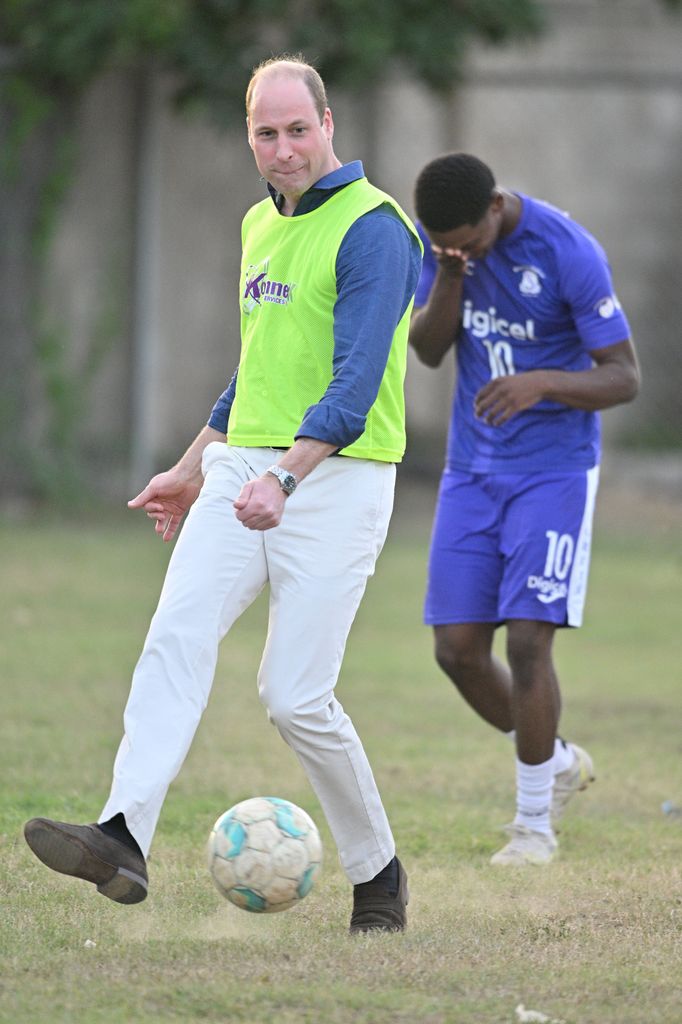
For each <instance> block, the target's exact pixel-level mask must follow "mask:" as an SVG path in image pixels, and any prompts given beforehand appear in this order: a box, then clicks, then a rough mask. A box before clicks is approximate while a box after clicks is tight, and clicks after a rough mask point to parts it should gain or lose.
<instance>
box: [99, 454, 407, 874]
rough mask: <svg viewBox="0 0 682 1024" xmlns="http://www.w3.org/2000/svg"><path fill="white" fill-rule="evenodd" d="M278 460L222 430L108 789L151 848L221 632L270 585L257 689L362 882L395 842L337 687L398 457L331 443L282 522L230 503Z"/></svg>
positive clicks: (134, 691)
mask: <svg viewBox="0 0 682 1024" xmlns="http://www.w3.org/2000/svg"><path fill="white" fill-rule="evenodd" d="M276 461H277V453H276V452H273V450H272V449H270V448H235V447H228V446H227V445H225V444H221V443H219V442H213V443H211V444H209V445H208V446H207V448H206V449H205V451H204V456H203V472H204V485H203V487H202V490H201V493H200V495H199V497H198V499H197V501H196V502H195V503H194V505H193V506H192V508H191V510H190V512H189V515H188V516H187V520H186V522H185V524H184V526H183V529H182V531H181V533H180V536H179V538H178V540H177V542H176V546H175V550H174V552H173V555H172V558H171V560H170V562H169V565H168V571H167V574H166V579H165V582H164V585H163V589H162V591H161V597H160V599H159V604H158V608H157V610H156V613H155V615H154V617H153V619H152V622H151V625H150V628H149V633H148V635H147V639H146V641H145V645H144V649H143V651H142V654H141V656H140V660H139V661H138V663H137V666H136V669H135V672H134V675H133V681H132V688H131V691H130V696H129V698H128V703H127V705H126V709H125V715H124V730H125V734H124V736H123V739H122V741H121V745H120V747H119V750H118V754H117V756H116V761H115V764H114V777H113V783H112V789H111V794H110V796H109V799H108V801H107V803H106V805H105V807H104V809H103V811H102V814H101V815H100V818H99V820H100V821H101V822H102V821H107V820H108V819H109V818H111V817H113V816H114V815H115V814H117V813H119V812H121V813H123V814H124V815H125V819H126V823H127V825H128V828H129V829H130V831H131V833H132V834H133V836H134V837H135V839H136V841H137V843H138V844H139V846H140V848H141V850H142V852H143V853H144V854H145V856H146V855H147V853H148V851H149V847H150V846H151V842H152V838H153V835H154V831H155V829H156V824H157V821H158V818H159V814H160V812H161V807H162V804H163V801H164V799H165V796H166V792H167V790H168V787H169V785H170V783H171V782H172V780H173V779H174V778H175V776H176V775H177V773H178V772H179V770H180V767H181V766H182V764H183V762H184V760H185V757H186V755H187V752H188V750H189V748H190V745H191V742H192V739H193V737H194V734H195V731H196V729H197V726H198V724H199V721H200V718H201V715H202V713H203V711H204V708H205V707H206V704H207V701H208V697H209V693H210V690H211V686H212V683H213V677H214V673H215V668H216V661H217V656H218V646H219V644H220V642H221V640H222V639H223V637H224V636H225V634H226V633H227V632H228V630H229V629H230V627H231V626H232V624H233V623H234V622H235V620H236V619H237V618H238V616H239V615H240V614H241V613H242V612H243V611H244V610H245V609H246V608H247V607H248V606H249V605H250V604H251V602H252V601H253V600H254V599H255V598H256V596H257V595H258V593H259V592H260V591H261V590H262V588H263V587H264V585H265V584H266V583H268V582H269V584H270V614H269V623H268V633H267V639H266V643H265V649H264V652H263V658H262V661H261V665H260V670H259V674H258V688H259V695H260V699H261V700H262V702H263V704H264V705H265V707H266V709H267V712H268V715H269V717H270V719H271V721H272V722H273V723H274V724H275V725H276V727H277V729H278V730H279V732H280V734H281V735H282V737H283V738H284V740H285V741H286V742H287V743H288V744H289V745H290V746H291V747H292V749H293V750H294V752H295V753H296V755H297V757H298V759H299V761H300V763H301V765H302V766H303V768H304V770H305V772H306V774H307V776H308V779H309V780H310V783H311V785H312V787H313V789H314V791H315V793H316V794H317V797H318V799H319V801H320V804H321V805H322V808H323V811H324V813H325V815H326V817H327V821H328V822H329V826H330V829H331V832H332V835H333V836H334V839H335V841H336V844H337V846H338V850H339V856H340V860H341V864H342V866H343V868H344V870H345V872H346V874H347V876H348V878H349V879H350V881H351V882H353V883H354V884H357V883H358V882H366V881H368V880H369V879H370V878H373V877H374V875H375V874H377V872H378V871H380V870H381V869H382V868H383V867H384V865H386V864H387V863H388V861H389V860H390V859H391V857H393V855H394V852H395V845H394V841H393V836H392V834H391V830H390V827H389V824H388V820H387V818H386V814H385V811H384V808H383V806H382V803H381V798H380V796H379V792H378V789H377V786H376V783H375V781H374V777H373V775H372V771H371V768H370V766H369V762H368V760H367V757H366V755H365V752H364V750H363V747H362V744H361V742H360V739H359V737H358V735H357V733H356V732H355V729H354V728H353V724H352V722H351V720H350V718H349V717H348V715H347V714H346V713H345V712H344V710H343V708H342V706H341V704H340V703H339V701H338V700H337V699H336V697H335V696H334V686H335V683H336V680H337V677H338V674H339V670H340V668H341V661H342V658H343V652H344V648H345V644H346V639H347V636H348V633H349V630H350V627H351V624H352V622H353V619H354V617H355V613H356V611H357V609H358V606H359V604H360V601H361V599H362V595H363V593H364V590H365V585H366V582H367V578H368V577H369V576H370V575H371V574H372V573H373V571H374V565H375V562H376V559H377V557H378V555H379V553H380V551H381V548H382V546H383V543H384V539H385V537H386V532H387V529H388V523H389V520H390V516H391V511H392V507H393V491H394V484H395V466H394V465H392V464H390V463H382V462H376V461H371V460H363V459H353V458H348V457H343V456H338V457H336V456H333V457H331V458H328V459H326V460H325V461H324V462H323V463H322V464H321V465H319V466H318V467H317V468H316V469H315V470H314V471H313V472H312V473H311V474H310V476H308V477H307V478H306V479H305V480H304V481H303V483H302V484H301V486H300V487H299V488H298V490H297V491H296V492H295V493H294V494H293V495H292V496H291V497H290V498H288V499H287V502H286V506H285V509H284V515H283V518H282V522H281V523H280V525H279V526H277V527H275V528H274V529H272V530H266V531H264V532H262V531H256V530H253V531H252V530H248V529H246V528H245V527H244V526H242V524H241V523H240V522H239V520H238V519H237V518H236V516H235V513H234V509H233V507H232V503H233V501H234V499H235V498H236V497H237V495H238V494H239V492H240V490H241V488H242V486H243V485H244V484H245V483H246V482H247V481H248V480H252V479H254V478H255V477H258V476H260V475H261V474H262V473H263V472H264V471H265V470H266V469H267V467H268V466H270V465H271V464H272V463H273V462H276Z"/></svg>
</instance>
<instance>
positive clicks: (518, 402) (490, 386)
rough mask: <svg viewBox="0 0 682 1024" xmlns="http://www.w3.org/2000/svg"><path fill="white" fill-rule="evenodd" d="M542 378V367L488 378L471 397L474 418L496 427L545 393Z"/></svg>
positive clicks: (544, 381) (531, 404) (538, 399)
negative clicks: (506, 375)
mask: <svg viewBox="0 0 682 1024" xmlns="http://www.w3.org/2000/svg"><path fill="white" fill-rule="evenodd" d="M545 378H546V375H545V372H544V371H543V370H531V371H530V372H528V373H518V374H512V375H511V376H508V377H497V378H496V379H495V380H491V381H488V383H487V384H485V385H484V386H483V387H482V388H481V390H480V391H479V392H478V394H477V395H476V397H475V399H474V412H475V413H476V416H477V418H478V419H479V420H483V421H484V423H487V424H488V425H489V426H491V427H499V426H501V425H502V424H503V423H506V422H507V420H509V419H511V417H512V416H514V415H515V414H516V413H517V412H522V411H523V410H524V409H530V408H531V406H533V405H537V403H538V402H540V401H542V399H543V398H544V397H545V394H544V389H545V383H546V379H545Z"/></svg>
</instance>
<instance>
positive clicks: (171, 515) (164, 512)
mask: <svg viewBox="0 0 682 1024" xmlns="http://www.w3.org/2000/svg"><path fill="white" fill-rule="evenodd" d="M200 490H201V485H200V484H198V483H197V482H196V481H195V480H188V479H187V477H186V476H185V475H184V473H182V472H181V471H180V470H179V469H178V467H177V466H176V467H174V468H173V469H169V470H168V471H167V472H165V473H158V474H157V475H156V476H154V477H152V479H151V480H150V481H149V483H148V484H147V486H146V487H145V489H144V490H143V491H140V493H139V494H138V495H137V497H136V498H133V499H132V500H131V501H129V502H128V508H143V509H144V510H145V512H146V513H147V515H148V516H149V518H150V519H153V520H155V525H154V530H155V532H156V533H158V534H160V536H161V537H163V539H164V540H165V541H169V540H172V539H173V537H174V536H175V534H176V533H177V531H178V527H179V526H180V522H181V520H182V517H183V516H184V514H185V512H187V510H188V509H189V507H190V506H191V505H192V504H193V503H194V502H195V501H196V499H197V497H198V496H199V491H200Z"/></svg>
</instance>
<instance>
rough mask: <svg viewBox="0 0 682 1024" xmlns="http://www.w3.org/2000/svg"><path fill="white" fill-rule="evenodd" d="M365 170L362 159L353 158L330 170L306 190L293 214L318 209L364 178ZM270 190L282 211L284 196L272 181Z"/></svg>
mask: <svg viewBox="0 0 682 1024" xmlns="http://www.w3.org/2000/svg"><path fill="white" fill-rule="evenodd" d="M364 176H365V171H364V168H363V166H362V161H361V160H351V162H350V163H348V164H343V165H342V166H341V167H337V168H336V170H335V171H330V172H329V174H325V175H324V177H322V178H320V180H319V181H316V182H315V184H314V185H312V186H311V187H310V188H309V189H308V191H307V192H304V193H303V195H302V196H301V198H300V199H299V201H298V205H297V206H296V209H295V210H294V213H293V216H294V217H300V215H301V214H302V213H310V212H311V211H312V210H316V209H317V208H318V206H322V204H323V203H326V202H327V200H328V199H331V197H332V196H333V195H334V193H336V192H338V191H339V189H342V188H345V187H346V185H350V183H351V182H352V181H358V180H359V179H360V178H364ZM267 186H268V192H269V193H270V196H271V198H272V201H273V202H274V204H275V206H276V207H277V209H278V210H279V211H280V212H281V210H282V203H283V202H284V196H283V195H282V194H281V192H277V191H275V189H274V188H273V187H272V185H271V184H270V182H267Z"/></svg>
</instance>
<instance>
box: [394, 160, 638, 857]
mask: <svg viewBox="0 0 682 1024" xmlns="http://www.w3.org/2000/svg"><path fill="white" fill-rule="evenodd" d="M415 208H416V212H417V217H418V218H419V225H418V227H419V230H420V233H421V235H422V239H423V241H424V242H425V250H426V252H425V259H424V267H423V270H422V276H421V279H420V282H419V286H418V288H417V293H416V296H415V312H414V313H413V316H412V323H411V328H410V343H411V344H412V346H413V347H414V349H415V351H416V353H417V355H418V356H419V358H420V359H421V360H422V361H423V362H424V363H426V364H427V365H429V366H433V367H436V366H438V365H439V364H440V363H441V361H442V359H443V357H444V355H445V353H446V352H447V351H448V350H449V349H450V348H451V347H452V346H454V348H455V352H456V359H457V381H456V389H455V397H454V404H453V409H452V417H451V422H450V429H449V435H448V442H447V455H446V462H445V468H444V471H443V475H442V479H441V484H440V490H439V495H438V502H437V508H436V514H435V522H434V527H433V536H432V541H431V552H430V559H429V579H428V587H427V594H426V601H425V621H426V623H427V624H428V625H431V626H433V628H434V634H435V653H436V659H437V661H438V664H439V665H440V666H441V668H442V669H443V670H444V671H445V672H446V674H447V675H448V676H449V677H450V679H451V680H452V681H453V683H454V684H455V686H456V687H457V688H458V690H459V691H460V693H461V694H462V696H463V697H464V698H465V699H466V700H467V701H468V703H469V704H470V705H471V706H472V708H474V710H475V711H476V712H477V713H478V714H479V715H480V716H481V717H482V718H483V719H485V721H487V722H489V723H490V724H491V725H493V726H495V727H496V728H497V729H500V730H501V731H502V732H504V733H506V734H508V735H509V736H510V737H511V738H513V739H514V741H515V745H516V784H517V797H516V816H515V818H514V821H513V822H512V823H511V824H510V825H508V826H507V832H508V834H509V841H508V842H507V844H506V845H505V846H504V847H503V848H502V849H501V850H499V851H498V852H497V853H495V854H494V856H493V857H492V861H491V862H492V863H493V864H496V865H511V866H514V865H525V864H544V863H547V862H549V861H551V860H552V859H553V858H554V857H555V856H556V853H557V848H558V847H557V839H556V831H557V828H556V825H557V821H558V819H559V818H560V817H561V814H562V813H563V811H564V809H565V806H566V804H567V802H568V801H569V800H570V798H571V797H572V796H573V795H574V794H575V793H576V792H578V791H579V790H581V789H584V788H585V787H586V785H587V784H588V783H589V782H590V781H591V780H592V778H593V777H594V773H593V765H592V761H591V758H590V757H589V755H588V754H587V752H586V751H584V750H582V749H581V748H580V747H578V746H577V745H576V744H572V743H565V742H564V741H563V740H562V739H561V738H559V736H558V732H557V730H558V723H559V714H560V706H561V696H560V691H559V684H558V680H557V676H556V672H555V668H554V664H553V660H552V643H553V640H554V633H555V630H556V629H557V627H563V626H579V625H580V624H581V620H582V613H583V604H584V599H585V592H586V583H587V575H588V568H589V556H590V539H591V525H592V516H593V509H594V502H595V496H596V491H597V484H598V474H599V457H600V425H599V416H598V413H597V411H598V410H600V409H606V408H608V407H610V406H614V405H618V404H620V403H622V402H629V401H630V400H631V399H633V398H634V397H635V395H636V394H637V391H638V388H639V368H638V364H637V357H636V354H635V350H634V347H633V344H632V341H631V340H630V330H629V327H628V323H627V320H626V318H625V315H624V314H623V311H622V309H621V306H620V303H619V302H618V299H617V297H616V295H615V293H614V289H613V284H612V281H611V274H610V270H609V265H608V262H607V259H606V255H605V253H604V251H603V249H602V247H601V246H600V245H599V243H598V242H597V241H596V240H595V239H594V238H593V237H592V236H591V235H590V234H589V233H588V232H587V231H586V230H585V229H584V228H583V227H581V226H580V225H579V224H577V223H576V222H575V221H573V220H571V219H570V217H569V216H568V215H567V214H565V213H562V212H561V211H560V210H558V209H557V208H555V207H554V206H550V205H549V204H547V203H544V202H540V201H538V200H536V199H533V198H531V197H530V196H527V195H523V194H521V193H518V192H511V191H507V190H506V189H503V188H500V187H498V186H497V185H496V183H495V178H494V176H493V173H492V171H491V170H490V168H489V167H488V166H487V165H486V164H484V163H483V162H482V161H481V160H479V159H478V158H477V157H475V156H471V155H469V154H466V153H453V154H449V155H446V156H442V157H438V158H437V159H435V160H433V161H431V162H430V163H429V164H427V166H426V167H424V169H423V170H422V171H421V173H420V175H419V177H418V179H417V183H416V188H415ZM502 624H504V625H505V626H506V631H507V643H506V658H507V664H504V663H503V662H502V661H501V660H500V659H498V658H497V657H495V656H494V655H493V653H492V643H493V637H494V633H495V629H496V628H497V627H498V626H500V625H502Z"/></svg>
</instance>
